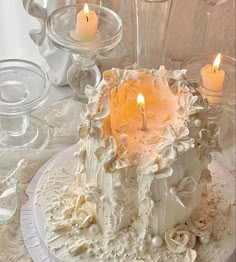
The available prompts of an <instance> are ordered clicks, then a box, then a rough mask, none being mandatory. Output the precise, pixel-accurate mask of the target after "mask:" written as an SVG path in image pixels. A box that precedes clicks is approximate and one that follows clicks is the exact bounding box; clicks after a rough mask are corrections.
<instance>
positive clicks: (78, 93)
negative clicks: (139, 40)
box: [47, 4, 123, 103]
mask: <svg viewBox="0 0 236 262" xmlns="http://www.w3.org/2000/svg"><path fill="white" fill-rule="evenodd" d="M83 9H84V5H83V4H78V5H68V6H64V7H62V8H59V9H57V10H55V11H54V12H53V13H52V14H51V15H50V16H49V17H48V20H47V34H48V37H49V39H50V40H51V41H52V43H53V45H54V46H56V47H57V48H60V49H62V50H64V51H66V52H69V53H70V54H71V56H72V62H73V64H72V66H71V68H70V69H69V70H68V74H67V78H68V83H69V84H70V86H71V88H72V90H73V92H74V99H76V100H79V101H81V102H85V103H86V102H87V97H86V96H85V92H84V90H85V86H86V85H91V86H93V87H95V88H96V87H97V86H98V84H99V83H100V81H101V72H100V70H99V68H98V67H97V65H96V59H97V56H98V54H99V53H104V52H107V51H109V50H111V49H113V48H114V47H115V46H116V45H117V44H118V43H119V42H120V40H121V38H122V34H123V26H122V21H121V19H120V17H119V16H118V15H117V14H116V13H115V12H113V11H112V10H110V9H108V8H105V7H102V6H98V5H89V10H91V11H94V12H95V13H96V15H97V17H98V30H97V33H96V38H95V40H93V41H79V40H77V39H75V38H73V32H75V30H76V20H77V14H78V13H79V12H80V11H82V10H83Z"/></svg>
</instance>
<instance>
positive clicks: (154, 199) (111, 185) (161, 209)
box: [39, 67, 220, 261]
mask: <svg viewBox="0 0 236 262" xmlns="http://www.w3.org/2000/svg"><path fill="white" fill-rule="evenodd" d="M185 73H186V71H185V70H181V71H167V70H165V68H164V67H161V68H160V69H159V70H121V69H112V70H110V71H106V72H105V73H104V78H103V80H102V82H101V84H100V87H99V89H98V90H95V89H94V88H92V87H89V86H88V87H87V88H86V95H87V97H88V104H87V105H86V110H85V112H83V113H82V114H81V125H80V127H79V142H78V151H77V152H76V153H75V158H76V165H75V166H74V167H73V169H72V170H73V171H71V173H70V172H68V173H70V174H68V173H67V172H65V168H63V169H64V171H61V174H62V178H61V181H64V183H65V184H67V185H66V186H65V187H64V188H63V189H60V188H59V187H57V190H58V191H57V194H56V195H57V196H55V197H56V198H58V201H54V203H53V205H49V204H48V203H46V202H47V201H45V199H46V197H48V198H49V197H51V196H52V195H53V193H52V192H51V193H50V194H51V195H50V194H49V193H48V192H50V190H47V189H48V188H49V186H48V185H50V183H51V184H52V181H51V182H50V178H49V181H48V184H47V185H46V187H45V189H44V190H43V191H42V192H44V193H43V194H42V195H41V196H40V201H39V202H40V205H41V206H42V207H43V210H44V212H45V218H46V224H47V226H48V228H49V229H50V230H49V236H48V245H49V247H50V248H51V249H52V250H54V252H56V253H58V254H59V257H60V259H61V260H62V261H77V260H76V259H78V256H79V258H80V259H81V260H79V261H159V260H158V259H159V258H160V259H162V260H160V261H172V260H168V259H170V258H171V255H170V254H171V253H173V254H179V255H178V256H177V258H176V259H177V260H173V261H184V260H183V258H184V259H187V260H186V261H195V259H196V257H197V253H196V251H195V250H194V248H195V246H196V245H197V244H196V243H198V242H199V243H202V244H207V243H208V242H209V240H210V237H211V233H212V224H211V222H212V219H213V218H212V217H210V216H208V214H207V213H206V212H205V211H204V210H202V207H201V205H200V202H201V201H202V195H204V194H206V190H207V183H208V182H210V181H211V174H210V171H209V170H208V164H209V163H210V161H211V156H210V153H211V152H212V151H217V150H220V147H219V145H218V142H217V135H218V129H217V127H216V125H215V124H209V123H208V121H207V119H208V118H207V112H208V103H207V102H206V100H205V99H203V98H202V96H201V95H200V93H199V92H198V91H197V90H196V88H195V84H194V83H192V82H190V81H188V80H187V79H186V77H185ZM140 95H141V97H142V101H139V100H138V97H140ZM72 173H73V174H72ZM52 177H53V176H52ZM58 179H59V178H58ZM63 179H64V180H63ZM58 183H59V182H58ZM60 190H61V191H60ZM54 191H55V188H54ZM59 191H60V192H61V193H58V192H59ZM54 195H55V192H54ZM55 206H56V208H55ZM58 254H57V255H58ZM163 254H164V255H163ZM168 254H169V255H168ZM73 259H74V260H73ZM83 259H84V260H83ZM178 259H179V260H178Z"/></svg>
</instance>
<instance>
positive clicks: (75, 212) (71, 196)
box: [63, 188, 95, 228]
mask: <svg viewBox="0 0 236 262" xmlns="http://www.w3.org/2000/svg"><path fill="white" fill-rule="evenodd" d="M64 200H65V209H64V211H63V215H64V221H70V222H69V223H70V224H72V225H77V224H78V225H79V227H81V228H86V227H88V226H90V225H91V224H92V223H93V222H94V220H95V215H94V214H95V213H94V208H93V204H92V203H90V202H88V201H86V199H85V195H84V194H83V192H82V189H81V188H78V190H77V191H76V192H73V193H66V194H65V195H64Z"/></svg>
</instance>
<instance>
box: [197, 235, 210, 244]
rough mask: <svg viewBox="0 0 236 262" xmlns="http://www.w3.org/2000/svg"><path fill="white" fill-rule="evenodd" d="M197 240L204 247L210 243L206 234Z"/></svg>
mask: <svg viewBox="0 0 236 262" xmlns="http://www.w3.org/2000/svg"><path fill="white" fill-rule="evenodd" d="M199 240H200V242H201V244H203V245H206V244H208V243H209V241H210V236H209V235H208V234H205V235H202V236H200V237H199Z"/></svg>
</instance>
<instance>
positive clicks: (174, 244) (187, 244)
mask: <svg viewBox="0 0 236 262" xmlns="http://www.w3.org/2000/svg"><path fill="white" fill-rule="evenodd" d="M165 241H166V244H167V248H168V249H169V250H170V251H171V252H173V253H176V254H180V253H183V252H186V251H187V250H188V249H189V248H191V249H192V248H193V247H194V246H195V243H196V237H195V236H194V235H193V234H192V233H191V232H190V231H189V229H188V227H187V226H186V225H179V226H177V227H175V228H171V229H168V230H167V231H166V233H165Z"/></svg>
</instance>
